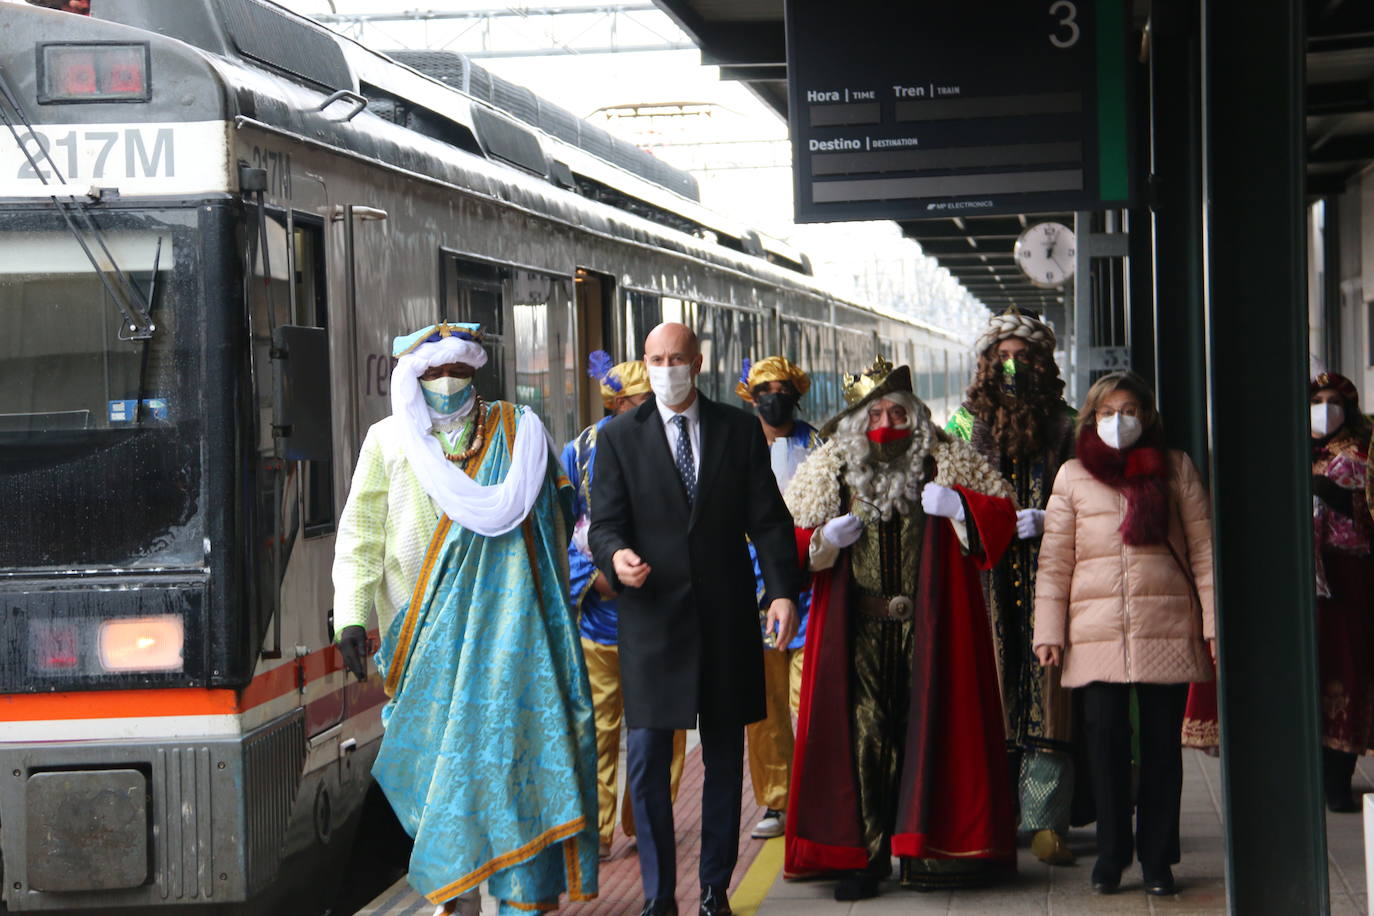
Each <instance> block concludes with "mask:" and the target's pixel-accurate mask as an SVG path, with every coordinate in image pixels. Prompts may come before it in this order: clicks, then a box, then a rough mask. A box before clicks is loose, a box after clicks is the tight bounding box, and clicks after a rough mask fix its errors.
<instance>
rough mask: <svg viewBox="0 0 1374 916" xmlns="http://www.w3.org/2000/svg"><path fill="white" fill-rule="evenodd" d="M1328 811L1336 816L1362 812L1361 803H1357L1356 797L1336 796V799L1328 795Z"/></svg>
mask: <svg viewBox="0 0 1374 916" xmlns="http://www.w3.org/2000/svg"><path fill="white" fill-rule="evenodd" d="M1326 810H1327V811H1331V812H1333V813H1335V814H1354V813H1355V812H1356V811H1359V810H1360V803H1359V802H1357V801H1355V796H1354V795H1346V796H1345V797H1341V796H1336V797H1335V798H1332V797H1331V796H1330V795H1328V796H1327V797H1326Z"/></svg>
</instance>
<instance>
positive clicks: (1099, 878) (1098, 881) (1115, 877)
mask: <svg viewBox="0 0 1374 916" xmlns="http://www.w3.org/2000/svg"><path fill="white" fill-rule="evenodd" d="M1119 890H1121V869H1119V868H1111V867H1109V866H1104V865H1103V864H1102V863H1101V862H1099V863H1098V864H1096V865H1094V866H1093V893H1095V894H1115V893H1116V892H1117V891H1119Z"/></svg>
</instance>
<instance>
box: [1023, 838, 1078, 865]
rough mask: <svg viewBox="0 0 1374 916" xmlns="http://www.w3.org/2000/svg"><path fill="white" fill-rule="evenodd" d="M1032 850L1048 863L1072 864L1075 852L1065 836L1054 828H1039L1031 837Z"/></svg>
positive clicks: (1037, 856) (1042, 860)
mask: <svg viewBox="0 0 1374 916" xmlns="http://www.w3.org/2000/svg"><path fill="white" fill-rule="evenodd" d="M1031 852H1033V853H1035V857H1036V858H1037V859H1039V860H1040V861H1041V862H1044V863H1045V864H1046V865H1072V864H1073V863H1074V857H1073V853H1072V852H1071V851H1070V850H1069V847H1068V844H1066V843H1065V842H1064V838H1063V837H1062V836H1060V835H1059V834H1058V833H1056V832H1055V831H1053V830H1037V831H1035V836H1033V837H1031Z"/></svg>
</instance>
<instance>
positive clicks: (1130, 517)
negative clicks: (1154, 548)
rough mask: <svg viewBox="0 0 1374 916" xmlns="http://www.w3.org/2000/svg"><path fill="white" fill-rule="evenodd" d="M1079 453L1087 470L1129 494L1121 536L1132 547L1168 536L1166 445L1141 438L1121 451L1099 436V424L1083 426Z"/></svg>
mask: <svg viewBox="0 0 1374 916" xmlns="http://www.w3.org/2000/svg"><path fill="white" fill-rule="evenodd" d="M1154 438H1157V437H1154ZM1077 457H1078V460H1079V461H1081V462H1083V466H1084V467H1085V468H1087V469H1088V473H1090V474H1092V475H1093V476H1094V477H1096V478H1097V479H1098V480H1100V481H1102V482H1103V483H1105V484H1106V485H1107V486H1109V487H1112V488H1113V489H1117V490H1120V491H1121V492H1122V493H1124V494H1125V495H1126V518H1125V519H1124V520H1123V521H1122V522H1121V528H1120V529H1119V530H1120V531H1121V540H1122V541H1124V542H1125V543H1126V544H1129V545H1130V546H1132V547H1143V546H1146V545H1150V544H1163V543H1164V539H1165V538H1167V537H1168V536H1169V463H1168V459H1167V457H1166V455H1165V452H1164V449H1163V448H1161V447H1160V445H1159V444H1158V443H1156V442H1147V441H1145V440H1144V439H1142V440H1141V441H1140V442H1139V443H1138V444H1137V445H1135V446H1133V447H1131V448H1130V449H1127V450H1126V451H1124V452H1123V451H1118V450H1117V449H1114V448H1112V447H1111V446H1110V445H1107V444H1106V443H1105V442H1103V441H1102V440H1101V439H1100V438H1099V437H1098V435H1097V427H1095V426H1084V427H1083V429H1082V430H1081V431H1080V432H1079V433H1078V456H1077Z"/></svg>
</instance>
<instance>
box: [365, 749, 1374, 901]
mask: <svg viewBox="0 0 1374 916" xmlns="http://www.w3.org/2000/svg"><path fill="white" fill-rule="evenodd" d="M693 744H694V742H692V743H690V744H689V750H688V757H687V765H686V767H685V768H684V770H683V778H682V788H681V791H680V792H679V795H678V801H677V805H676V809H675V810H676V813H677V837H678V863H679V864H678V891H679V893H678V911H679V913H681V914H682V916H694V914H695V911H696V904H697V893H698V891H697V882H696V862H697V848H698V843H699V839H700V811H699V807H700V796H701V778H702V767H701V754H700V752H699V750H698V749H697V748H696V747H694V746H693ZM1183 766H1184V776H1183V815H1182V818H1181V824H1180V826H1181V829H1182V851H1183V861H1182V863H1181V864H1180V865H1178V866H1175V868H1174V875H1175V878H1176V879H1177V882H1178V887H1179V892H1178V894H1177V895H1175V896H1172V897H1148V896H1146V895H1145V894H1144V893H1143V891H1142V890H1141V880H1140V870H1139V867H1138V866H1136V867H1133V868H1132V869H1129V870H1128V871H1127V872H1126V874H1125V875H1124V876H1123V879H1122V883H1121V892H1120V893H1118V894H1115V895H1111V896H1102V895H1098V894H1094V893H1093V892H1092V888H1091V887H1090V882H1089V874H1090V872H1091V869H1092V863H1093V857H1094V839H1093V830H1092V828H1091V827H1089V828H1086V829H1083V830H1075V831H1073V832H1072V833H1071V834H1070V837H1069V845H1070V847H1071V848H1072V849H1073V851H1074V852H1075V853H1076V854H1077V855H1078V859H1079V861H1078V864H1077V865H1076V866H1072V867H1068V868H1053V867H1050V866H1047V865H1044V864H1042V863H1041V862H1039V861H1037V860H1036V859H1035V857H1034V856H1033V855H1031V853H1030V851H1029V850H1028V849H1026V848H1024V846H1023V848H1022V849H1021V850H1020V853H1019V861H1018V863H1017V865H1018V874H1017V876H1016V878H1015V880H1013V881H1011V882H1009V883H1006V884H1002V885H999V886H997V887H991V888H986V889H982V890H965V891H941V892H938V893H919V892H914V891H908V890H903V889H902V888H901V887H899V886H898V885H897V883H896V882H895V881H890V882H887V883H886V884H885V885H884V886H883V889H882V893H881V894H880V895H879V896H877V897H875V898H873V899H871V900H863V901H859V902H857V903H837V902H836V901H835V900H834V899H833V897H832V892H833V888H834V885H833V883H832V882H830V881H825V880H812V881H785V880H783V878H782V858H783V849H782V844H783V841H782V839H781V838H779V839H774V840H766V841H764V840H754V839H750V838H749V831H750V830H751V829H752V828H753V825H754V824H755V823H756V822H757V821H758V819H759V817H760V816H761V814H762V811H761V809H760V808H759V806H758V805H756V804H755V803H754V798H753V792H752V790H751V789H750V787H749V779H748V775H747V773H746V776H745V787H744V804H743V814H742V816H741V818H740V825H741V834H740V860H739V865H738V867H737V868H736V869H735V878H734V881H733V883H732V885H731V888H730V902H731V906H732V907H733V909H734V911H735V913H736V916H883V914H898V913H901V914H908V916H910V914H916V916H923V914H930V916H934V914H951V916H953V914H960V916H979V914H984V916H1031V914H1043V916H1061V914H1062V916H1077V914H1091V913H1111V914H1116V913H1131V914H1178V916H1184V914H1188V916H1195V914H1204V913H1224V912H1226V887H1225V879H1224V870H1225V858H1224V855H1223V848H1222V843H1223V841H1222V828H1221V772H1220V765H1219V761H1217V760H1216V759H1215V758H1212V757H1208V756H1206V755H1205V754H1202V753H1199V752H1197V751H1192V750H1185V751H1184V752H1183ZM1355 790H1356V792H1357V793H1360V792H1374V758H1371V757H1364V758H1362V759H1361V760H1360V763H1359V766H1358V768H1357V771H1356V775H1355ZM1327 846H1328V868H1329V871H1330V882H1331V913H1332V914H1333V916H1363V914H1365V913H1366V912H1367V903H1366V888H1365V873H1364V829H1363V819H1362V817H1361V815H1359V814H1328V815H1327ZM642 906H643V896H642V893H641V890H640V884H639V860H638V858H637V856H636V855H635V848H634V844H633V840H632V839H629V838H626V837H623V836H620V835H619V833H617V836H616V840H615V844H614V846H613V847H612V855H611V858H610V859H609V860H607V861H604V862H602V863H601V893H600V897H599V898H598V899H597V900H595V901H592V902H589V903H579V904H571V905H568V906H565V907H563V908H561V909H559V910H558V912H559V913H563V914H568V916H635V914H637V913H638V912H639V911H640V909H641V908H642ZM433 910H434V907H433V905H432V904H429V903H426V902H425V901H424V900H422V899H421V898H420V897H419V896H418V895H417V894H415V892H414V891H412V890H411V889H410V888H409V886H408V885H406V883H405V881H404V879H402V880H401V881H399V882H397V884H396V885H394V886H393V887H391V888H389V889H388V890H387V891H386V892H385V893H383V894H381V895H380V896H378V897H377V899H376V900H375V901H374V902H373V903H372V904H369V905H368V906H367V907H365V908H363V909H361V910H359V911H358V914H357V916H416V914H419V916H428V914H429V913H432V912H433ZM483 912H484V914H487V916H491V914H492V913H494V907H493V906H492V904H491V902H490V901H484V904H483Z"/></svg>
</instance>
